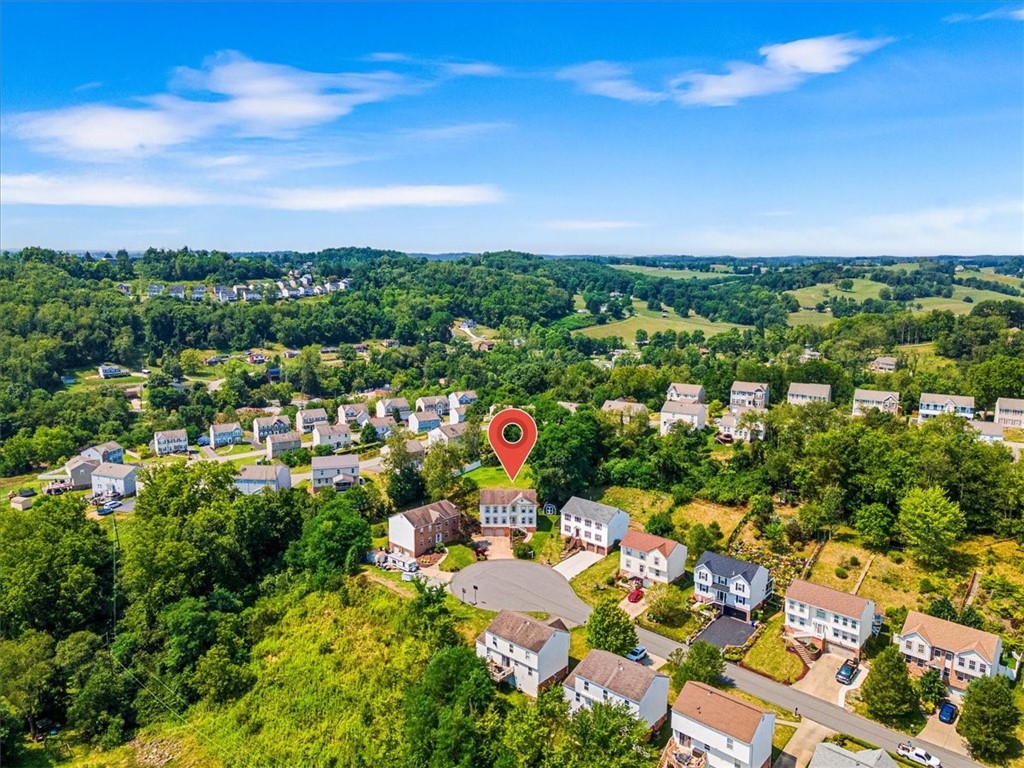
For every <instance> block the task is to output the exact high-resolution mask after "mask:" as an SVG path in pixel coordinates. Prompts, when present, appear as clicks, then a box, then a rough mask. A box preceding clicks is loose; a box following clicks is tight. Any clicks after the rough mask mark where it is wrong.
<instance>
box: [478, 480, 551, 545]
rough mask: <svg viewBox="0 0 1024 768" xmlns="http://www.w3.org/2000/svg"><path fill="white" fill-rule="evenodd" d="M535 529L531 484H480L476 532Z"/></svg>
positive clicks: (503, 533) (496, 533)
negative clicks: (508, 485) (504, 485)
mask: <svg viewBox="0 0 1024 768" xmlns="http://www.w3.org/2000/svg"><path fill="white" fill-rule="evenodd" d="M517 529H518V530H520V531H525V532H527V533H529V532H530V531H535V530H537V492H536V491H535V490H533V489H532V488H523V489H519V488H481V489H480V533H482V534H483V535H484V536H510V535H512V531H513V530H517Z"/></svg>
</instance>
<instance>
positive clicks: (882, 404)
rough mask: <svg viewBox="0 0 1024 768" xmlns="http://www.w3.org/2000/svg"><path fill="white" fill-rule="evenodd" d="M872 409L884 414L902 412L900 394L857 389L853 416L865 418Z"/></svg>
mask: <svg viewBox="0 0 1024 768" xmlns="http://www.w3.org/2000/svg"><path fill="white" fill-rule="evenodd" d="M872 408H877V409H878V410H880V411H882V413H899V412H900V393H899V392H888V391H886V390H882V389H855V390H854V391H853V415H854V416H863V415H864V414H865V413H866V412H867V411H870V410H871V409H872Z"/></svg>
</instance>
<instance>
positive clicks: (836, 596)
mask: <svg viewBox="0 0 1024 768" xmlns="http://www.w3.org/2000/svg"><path fill="white" fill-rule="evenodd" d="M786 599H787V600H798V601H799V602H801V603H807V604H808V605H813V606H815V607H816V608H824V609H825V610H827V611H832V612H833V613H838V614H840V615H841V616H848V617H851V618H854V619H859V618H860V617H861V616H863V615H864V609H865V608H866V607H867V605H868V603H869V602H871V601H870V600H867V599H866V598H863V597H857V595H851V594H850V593H849V592H840V591H839V590H838V589H832V588H831V587H823V586H821V585H820V584H813V583H811V582H809V581H803V580H802V579H795V580H794V581H793V582H792V583H790V585H789V589H787V590H786Z"/></svg>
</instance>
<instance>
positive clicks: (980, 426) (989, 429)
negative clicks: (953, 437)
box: [968, 421, 1005, 437]
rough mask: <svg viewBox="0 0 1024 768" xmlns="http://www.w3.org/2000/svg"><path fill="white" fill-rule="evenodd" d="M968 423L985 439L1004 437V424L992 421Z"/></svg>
mask: <svg viewBox="0 0 1024 768" xmlns="http://www.w3.org/2000/svg"><path fill="white" fill-rule="evenodd" d="M968 423H969V424H970V425H971V426H972V427H974V430H975V431H976V432H977V433H978V434H979V435H984V436H985V437H1002V436H1003V433H1004V432H1005V428H1004V427H1003V425H1002V424H994V423H993V422H991V421H970V422H968Z"/></svg>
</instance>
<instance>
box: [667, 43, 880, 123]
mask: <svg viewBox="0 0 1024 768" xmlns="http://www.w3.org/2000/svg"><path fill="white" fill-rule="evenodd" d="M891 42H892V38H888V37H885V38H871V39H864V38H858V37H853V36H852V35H828V36H825V37H811V38H806V39H803V40H794V41H792V42H789V43H778V44H774V45H766V46H764V47H762V48H761V49H760V50H759V51H758V53H760V54H761V56H762V58H763V59H764V60H763V61H762V62H761V63H760V64H750V63H748V62H730V63H729V64H727V65H726V69H727V70H728V71H727V72H726V73H725V74H709V73H704V72H692V73H689V74H685V75H680V76H679V77H677V78H675V79H674V80H673V81H672V82H671V83H670V88H671V90H672V93H673V96H674V98H675V99H676V101H678V102H679V103H680V104H686V105H706V106H714V107H724V106H731V105H734V104H737V103H738V102H739V101H741V100H742V99H746V98H749V97H751V96H763V95H766V94H769V93H779V92H782V91H790V90H792V89H794V88H796V87H797V86H798V85H800V84H801V83H803V82H804V81H806V80H807V79H808V78H810V77H813V76H815V75H828V74H835V73H837V72H841V71H842V70H844V69H846V68H847V67H849V66H851V65H852V64H854V63H855V62H857V61H858V60H859V59H860V58H861V57H863V56H865V55H866V54H868V53H871V52H872V51H876V50H878V49H879V48H881V47H882V46H884V45H888V44H889V43H891Z"/></svg>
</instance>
